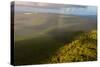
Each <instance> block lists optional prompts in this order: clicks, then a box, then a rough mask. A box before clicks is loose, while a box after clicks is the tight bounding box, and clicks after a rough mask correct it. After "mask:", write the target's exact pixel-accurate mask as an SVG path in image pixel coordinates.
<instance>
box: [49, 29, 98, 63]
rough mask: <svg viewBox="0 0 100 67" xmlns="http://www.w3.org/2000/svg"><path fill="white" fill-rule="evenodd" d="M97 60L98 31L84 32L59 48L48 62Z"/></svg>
mask: <svg viewBox="0 0 100 67" xmlns="http://www.w3.org/2000/svg"><path fill="white" fill-rule="evenodd" d="M94 60H97V32H96V31H95V30H93V31H91V32H87V33H82V34H81V35H80V36H77V37H76V39H75V40H74V41H72V42H71V43H69V44H68V43H66V44H65V45H64V46H63V47H61V48H59V49H58V51H57V52H56V53H55V55H53V56H51V57H49V61H48V63H65V62H78V61H81V62H82V61H94Z"/></svg>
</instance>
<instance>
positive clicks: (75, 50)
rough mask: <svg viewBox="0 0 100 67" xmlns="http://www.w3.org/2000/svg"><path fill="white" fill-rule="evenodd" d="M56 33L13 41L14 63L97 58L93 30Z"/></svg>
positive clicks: (95, 37)
mask: <svg viewBox="0 0 100 67" xmlns="http://www.w3.org/2000/svg"><path fill="white" fill-rule="evenodd" d="M56 33H57V32H56ZM56 33H55V32H54V31H52V33H51V32H48V33H45V34H41V35H39V36H36V37H34V38H30V39H29V38H28V39H25V40H17V41H15V54H14V60H15V65H27V64H45V63H63V62H74V61H92V60H96V59H97V52H96V51H97V45H96V43H97V35H96V33H97V32H96V31H95V30H94V31H91V32H87V33H84V32H81V31H76V32H75V31H74V32H69V33H68V32H64V34H62V35H61V34H58V35H57V34H56ZM66 34H67V35H66ZM60 35H61V36H60Z"/></svg>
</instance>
